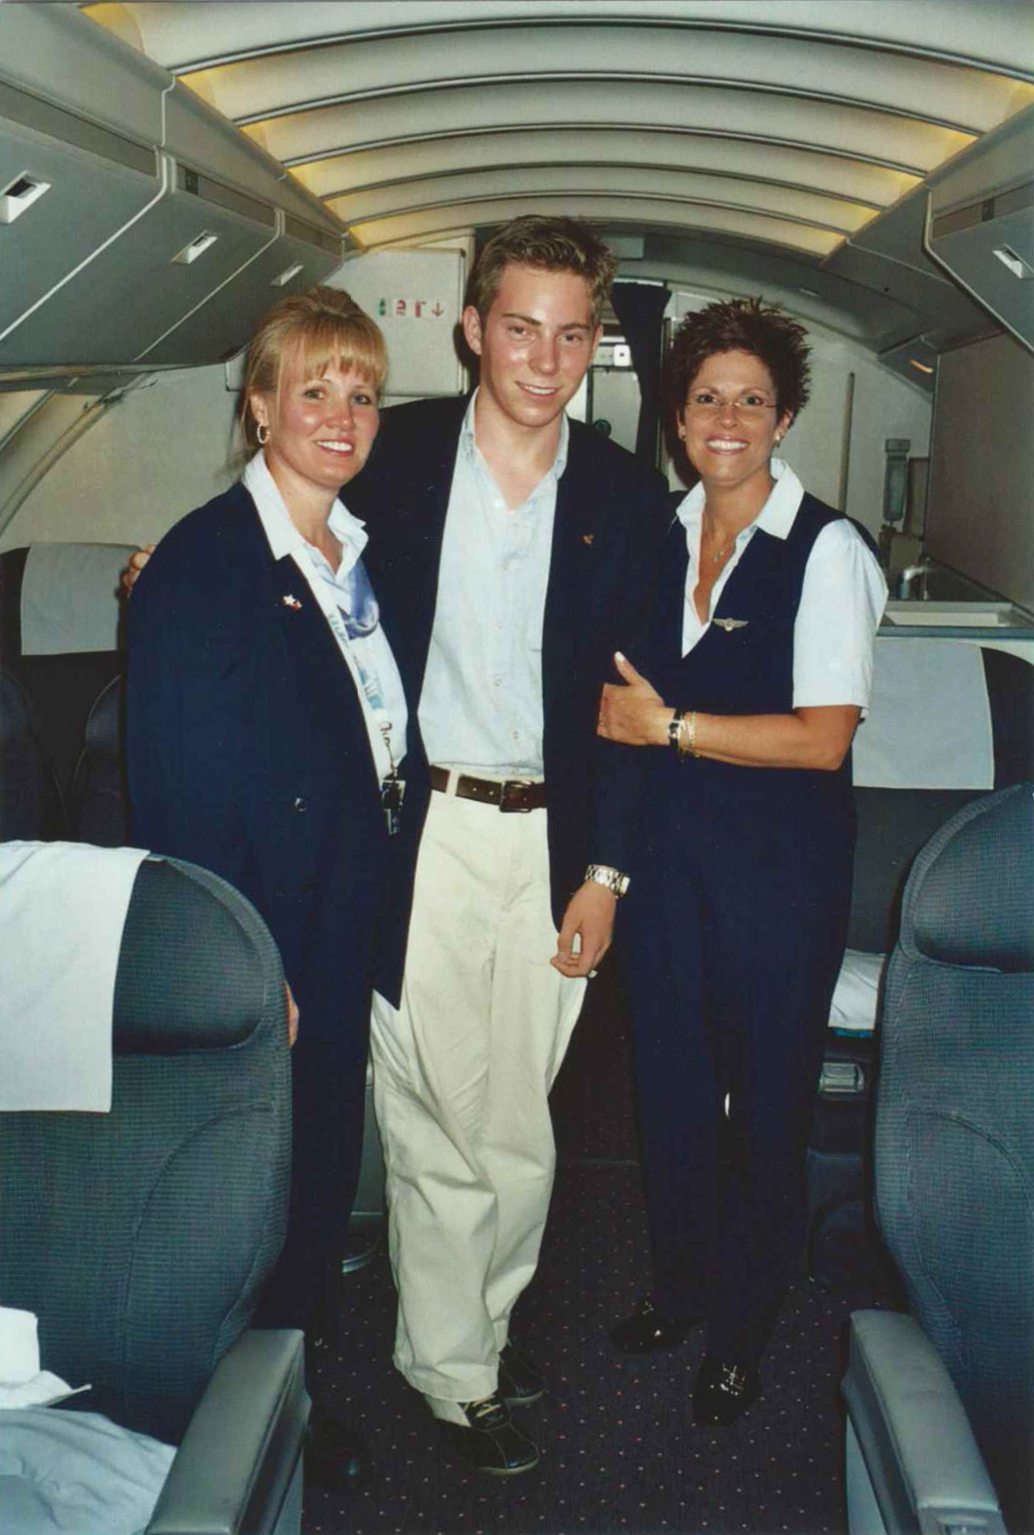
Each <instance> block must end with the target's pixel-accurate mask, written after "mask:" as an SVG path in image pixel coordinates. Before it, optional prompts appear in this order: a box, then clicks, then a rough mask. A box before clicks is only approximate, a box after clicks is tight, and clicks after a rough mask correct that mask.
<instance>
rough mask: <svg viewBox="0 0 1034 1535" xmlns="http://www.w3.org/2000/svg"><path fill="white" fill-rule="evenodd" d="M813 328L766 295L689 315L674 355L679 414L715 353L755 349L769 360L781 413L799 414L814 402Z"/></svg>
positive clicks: (672, 386)
mask: <svg viewBox="0 0 1034 1535" xmlns="http://www.w3.org/2000/svg"><path fill="white" fill-rule="evenodd" d="M807 335H808V332H807V331H806V330H805V328H804V326H803V325H799V324H798V323H797V321H796V320H791V319H790V316H789V315H788V314H784V312H783V310H782V309H781V308H780V307H779V305H778V304H766V303H765V302H764V300H763V299H761V298H733V299H728V300H726V301H724V302H720V303H714V304H708V305H706V307H705V308H703V309H700V310H698V311H697V312H696V313H695V314H688V315H686V317H685V319H684V320H683V321H682V324H681V325H680V326H679V328H678V330H677V331H676V332H675V338H674V340H673V341H672V344H671V352H670V354H669V356H668V390H669V395H670V398H671V402H672V406H673V408H674V411H675V414H676V415H681V414H682V411H683V410H684V408H685V404H686V397H687V395H688V394H689V386H690V385H691V384H692V382H693V380H694V379H695V378H696V376H697V374H698V373H699V372H700V369H701V368H702V367H703V365H704V363H705V362H706V361H707V359H708V358H709V357H714V356H715V355H716V354H717V353H719V352H749V353H750V354H751V356H752V357H757V358H758V359H759V361H761V362H763V363H764V364H765V367H766V368H767V369H768V371H769V373H770V374H771V375H772V382H773V384H774V385H775V391H776V409H777V412H778V414H779V415H780V416H783V415H785V414H786V413H787V411H789V413H790V415H791V416H792V417H796V416H797V415H798V413H799V412H800V411H802V410H803V409H804V407H805V405H806V404H807V402H808V393H809V377H810V373H811V369H810V367H809V365H808V355H809V347H808V343H807Z"/></svg>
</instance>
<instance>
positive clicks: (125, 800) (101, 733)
mask: <svg viewBox="0 0 1034 1535" xmlns="http://www.w3.org/2000/svg"><path fill="white" fill-rule="evenodd" d="M124 699H125V692H124V688H123V681H122V678H121V676H117V677H112V679H111V681H110V682H109V683H108V684H107V686H106V687H104V688H102V689H101V692H100V694H99V696H98V698H97V699H96V701H95V702H94V705H93V708H92V709H91V710H90V712H89V714H88V715H87V717H86V725H85V727H84V730H83V744H82V750H81V751H80V753H79V760H78V762H77V763H76V765H75V772H74V774H73V775H72V783H71V788H70V790H69V808H70V812H71V818H72V824H73V825H74V827H75V829H76V833H77V836H78V839H79V841H80V842H92V843H93V844H94V845H95V846H96V847H122V846H124V844H125V843H127V842H128V841H129V786H128V784H127V783H126V766H125V752H124V749H123V745H124V733H123V718H124V711H123V703H124Z"/></svg>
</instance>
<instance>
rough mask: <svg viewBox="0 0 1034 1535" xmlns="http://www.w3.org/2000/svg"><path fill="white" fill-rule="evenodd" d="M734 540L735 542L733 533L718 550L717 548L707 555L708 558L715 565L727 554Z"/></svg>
mask: <svg viewBox="0 0 1034 1535" xmlns="http://www.w3.org/2000/svg"><path fill="white" fill-rule="evenodd" d="M735 542H736V538H735V535H734V536H733V537H732V538H730V539H729V541H728V542H727V543H724V544H723V545H722V547H721V548H720V549H719V550H717V551H716V552H715V553H714V554H711V555H709V556H708V558H709V559H710V560H711V561H712V562H713V563H714V564H715V565H717V564H718V563H719V562H720V561H721V560H724V558H725V556H726V555H727V554H728V552H729V550H730V549H731V548H732V546H733V544H735Z"/></svg>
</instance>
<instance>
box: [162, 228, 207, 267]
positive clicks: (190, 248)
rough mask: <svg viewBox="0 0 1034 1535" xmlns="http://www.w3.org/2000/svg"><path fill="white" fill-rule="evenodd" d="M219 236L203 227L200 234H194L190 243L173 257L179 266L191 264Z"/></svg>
mask: <svg viewBox="0 0 1034 1535" xmlns="http://www.w3.org/2000/svg"><path fill="white" fill-rule="evenodd" d="M218 238H219V236H218V235H214V234H210V233H209V231H208V230H207V229H203V230H202V231H201V233H200V234H199V235H195V236H194V238H193V240H191V242H190V244H189V245H185V246H184V247H183V249H182V250H181V251H177V253H176V255H175V256H173V258H172V259H173V261H174V262H175V263H176V265H177V266H190V265H191V263H192V262H194V261H196V260H197V258H198V257H199V256H203V255H204V253H205V251H206V250H207V249H208V247H209V246H210V245H214V244H215V242H216V241H217V240H218Z"/></svg>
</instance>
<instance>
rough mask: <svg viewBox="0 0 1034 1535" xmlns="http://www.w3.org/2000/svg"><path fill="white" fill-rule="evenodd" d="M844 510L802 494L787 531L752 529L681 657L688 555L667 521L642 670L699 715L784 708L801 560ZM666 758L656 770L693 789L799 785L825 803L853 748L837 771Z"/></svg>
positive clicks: (752, 790)
mask: <svg viewBox="0 0 1034 1535" xmlns="http://www.w3.org/2000/svg"><path fill="white" fill-rule="evenodd" d="M678 499H681V498H678ZM675 504H677V500H676V502H675ZM842 515H843V514H842V513H841V512H837V511H834V510H833V508H832V507H829V506H826V505H824V504H823V503H822V502H821V501H817V500H816V499H815V497H814V496H810V495H808V494H805V496H804V499H803V500H802V502H801V505H800V508H799V509H798V512H797V516H796V517H795V518H794V523H793V527H792V528H791V530H790V533H789V535H788V537H787V538H785V539H781V538H775V537H773V535H772V534H770V533H766V532H764V531H763V530H761V529H758V530H757V531H756V532H755V533H754V534H753V536H752V537H751V539H750V541H749V543H748V544H747V547H746V549H745V550H744V552H743V554H742V556H741V557H740V560H739V563H738V564H737V566H736V568H735V570H734V571H733V573H732V575H731V576H730V577H729V579H728V581H727V582H726V584H725V587H724V589H723V591H722V593H721V596H720V598H719V600H718V604H717V607H716V609H715V611H714V614H713V617H712V622H711V624H710V626H709V628H708V629H707V631H706V632H705V634H704V635H703V637H702V638H701V639H700V641H699V642H698V643H697V644H696V645H695V646H694V648H693V649H692V650H691V651H690V652H689V654H688V655H687V656H682V655H681V650H682V615H683V605H684V602H685V587H686V571H687V568H688V564H689V556H688V553H687V550H686V541H685V531H684V529H683V527H682V524H681V523H678V524H677V525H676V526H675V527H674V528H672V529H671V531H670V532H669V534H668V539H667V544H666V550H665V552H666V556H667V557H666V559H665V560H664V565H663V573H662V576H661V580H660V582H659V584H658V594H657V606H656V609H655V613H654V622H653V625H652V637H651V643H650V646H649V664H648V665H647V666H646V667H643V668H641V670H643V671H645V674H646V676H647V677H649V679H650V681H651V682H652V683H653V685H654V686H655V687H656V688H657V690H658V692H659V693H660V694H661V696H662V697H663V699H664V701H665V702H666V703H668V704H671V705H673V706H674V707H677V708H684V709H697V710H699V711H700V712H701V713H702V714H788V713H790V712H791V710H792V709H793V631H794V622H795V620H796V617H797V609H798V607H799V605H800V600H801V588H802V586H803V583H804V571H805V567H806V565H807V563H808V556H809V555H810V554H811V551H812V548H813V546H814V543H815V540H816V538H817V537H818V535H819V533H820V532H821V531H822V529H823V528H824V527H826V526H828V524H829V523H831V522H834V521H836V520H837V519H839V518H840V517H841V516H842ZM655 755H656V756H660V755H661V754H660V753H657V754H655ZM670 756H671V762H670V763H665V766H664V767H663V768H661V773H662V776H663V777H665V778H666V777H667V776H668V773H669V772H670V771H671V768H672V767H676V768H677V770H678V771H679V772H680V773H682V774H685V773H691V774H692V775H693V778H694V790H695V792H703V793H707V791H708V789H709V788H710V789H712V790H714V791H715V792H717V793H718V794H719V795H721V796H722V797H724V795H725V793H726V792H731V793H733V794H735V795H737V796H744V797H745V798H746V799H748V800H750V801H758V800H766V799H767V800H776V801H783V802H785V801H786V800H788V799H793V798H794V797H796V796H797V795H799V794H800V793H801V792H802V791H805V797H806V798H807V800H808V801H809V802H810V803H812V804H814V796H815V795H816V793H817V794H818V795H819V796H820V797H821V798H822V799H823V800H824V801H826V802H827V803H829V804H830V808H832V807H833V804H834V803H839V804H841V805H843V804H845V795H846V799H847V800H849V799H850V781H851V769H850V754H848V757H847V758H846V759H845V761H844V764H843V766H842V767H841V768H840V769H839V770H838V771H836V772H834V773H830V772H819V771H815V770H811V769H790V768H774V769H764V768H753V767H750V768H748V767H735V766H733V765H731V764H728V763H720V762H712V761H709V760H707V759H704V758H700V759H692V760H690V761H689V762H686V763H684V764H677V763H676V761H675V754H674V752H672V753H671V754H670ZM657 766H658V767H660V766H661V765H660V763H658V764H657ZM685 788H686V785H685V784H683V791H684V790H685Z"/></svg>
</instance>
